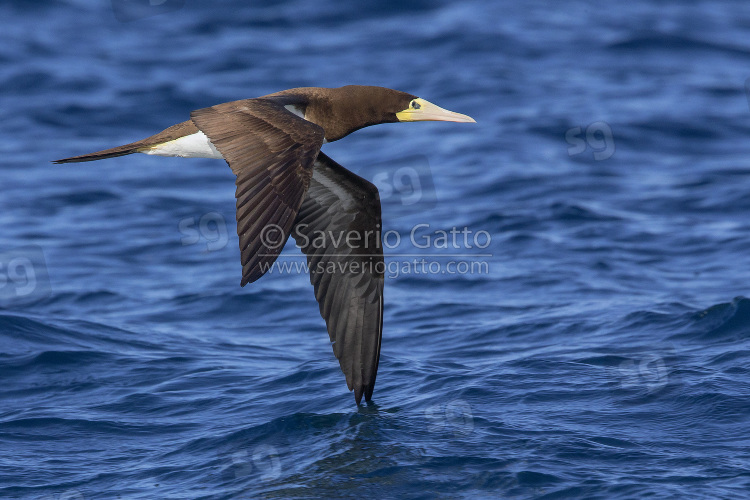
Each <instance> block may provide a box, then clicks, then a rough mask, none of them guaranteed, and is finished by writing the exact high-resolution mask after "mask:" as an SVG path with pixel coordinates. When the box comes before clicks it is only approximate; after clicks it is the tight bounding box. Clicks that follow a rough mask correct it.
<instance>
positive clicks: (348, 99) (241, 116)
mask: <svg viewBox="0 0 750 500" xmlns="http://www.w3.org/2000/svg"><path fill="white" fill-rule="evenodd" d="M413 99H416V96H413V95H411V94H407V93H405V92H399V91H396V90H391V89H386V88H382V87H365V86H358V85H349V86H346V87H341V88H337V89H329V88H319V87H303V88H297V89H290V90H284V91H281V92H277V93H274V94H269V95H266V96H263V97H258V98H254V99H244V100H240V101H233V102H228V103H224V104H219V105H216V106H211V107H209V108H203V109H199V110H197V111H193V112H192V113H191V115H190V120H188V121H185V122H182V123H179V124H177V125H174V126H172V127H169V128H167V129H165V130H163V131H162V132H160V133H158V134H155V135H153V136H151V137H148V138H146V139H143V140H140V141H137V142H133V143H130V144H126V145H124V146H118V147H115V148H111V149H106V150H103V151H98V152H95V153H90V154H87V155H80V156H74V157H71V158H65V159H62V160H58V161H56V162H55V163H74V162H84V161H93V160H100V159H104V158H113V157H117V156H124V155H128V154H131V153H138V152H150V153H154V149H155V148H156V149H157V150H158V148H160V147H162V146H163V145H164V144H166V143H170V142H171V141H176V140H178V139H181V138H185V137H189V136H192V135H193V134H197V133H199V132H202V133H203V134H205V136H206V137H207V138H208V139H209V140H210V143H211V144H212V145H213V146H214V147H215V148H216V150H218V151H219V153H220V154H221V156H223V157H224V159H225V160H226V161H227V163H228V164H229V166H230V168H231V169H232V171H233V172H234V173H235V175H236V176H237V180H236V185H237V189H236V193H235V196H236V201H237V233H238V235H239V243H240V252H241V260H242V282H241V284H242V285H243V286H244V285H245V284H247V283H250V282H252V281H255V280H256V279H258V278H260V277H261V276H262V275H263V274H264V273H266V272H267V271H268V269H269V268H270V266H271V265H272V264H273V262H274V261H275V260H276V258H277V257H278V255H279V253H280V251H281V248H282V247H283V245H284V243H285V242H286V241H287V239H288V237H289V235H290V233H293V235H294V238H295V239H296V240H297V243H298V246H300V248H301V249H302V251H303V252H304V253H305V255H306V256H307V262H308V266H309V268H310V282H311V283H312V285H313V287H314V290H315V298H316V300H317V301H318V303H319V306H320V314H321V316H322V317H323V318H324V319H325V322H326V325H327V327H328V333H329V336H330V340H331V342H333V351H334V354H335V355H336V357H337V358H338V360H339V363H340V365H341V370H342V371H343V372H344V374H345V376H346V381H347V385H348V387H349V389H350V390H353V391H354V396H355V399H356V401H357V404H359V403H360V400H361V398H362V396H364V397H365V399H366V400H368V401H369V400H370V398H371V397H372V392H373V387H374V385H375V378H376V375H377V369H378V363H379V359H380V344H381V338H382V331H383V283H384V279H383V278H384V276H383V272H384V260H383V250H382V245H381V236H380V233H381V229H382V228H381V218H380V199H379V196H378V190H377V188H376V187H375V186H373V185H372V184H370V183H369V182H367V181H366V180H364V179H362V178H360V177H358V176H356V175H354V174H353V173H351V172H349V171H348V170H346V169H345V168H344V167H342V166H341V165H339V164H337V163H336V162H334V161H333V160H331V159H330V158H328V157H327V156H326V155H324V154H323V153H320V147H321V145H322V144H323V142H324V140H326V141H328V142H332V141H336V140H338V139H341V138H342V137H345V136H346V135H348V134H350V133H352V132H354V131H355V130H358V129H360V128H363V127H366V126H369V125H375V124H378V123H388V122H396V121H399V118H398V117H397V113H399V112H403V110H405V109H407V108H408V107H409V106H410V102H411V101H412V100H413ZM426 104H429V103H426ZM415 109H418V107H417V108H415ZM436 109H438V110H440V111H441V112H446V113H449V114H450V112H447V111H446V110H441V108H436ZM434 112H435V111H434V110H433V113H434ZM298 114H302V115H303V116H304V118H303V117H301V116H298ZM453 115H454V116H462V117H464V118H468V117H465V115H457V114H455V113H453ZM425 119H434V118H425ZM469 120H471V119H470V118H469ZM462 121H466V120H462ZM471 121H473V120H471ZM214 152H215V151H214ZM211 157H217V156H211ZM269 230H270V231H273V232H274V233H273V234H271V233H269ZM318 232H323V233H327V234H328V235H329V237H330V239H328V240H324V244H321V240H320V239H319V238H316V237H315V236H316V235H317V234H318ZM342 238H344V240H342ZM342 241H343V242H344V243H343V244H342Z"/></svg>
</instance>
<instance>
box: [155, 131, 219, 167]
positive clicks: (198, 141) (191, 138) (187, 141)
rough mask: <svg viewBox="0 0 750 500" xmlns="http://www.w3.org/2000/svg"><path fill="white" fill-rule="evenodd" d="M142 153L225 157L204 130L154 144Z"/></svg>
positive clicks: (192, 156) (186, 156)
mask: <svg viewBox="0 0 750 500" xmlns="http://www.w3.org/2000/svg"><path fill="white" fill-rule="evenodd" d="M142 153H146V154H147V155H157V156H181V157H183V158H216V159H218V160H221V159H223V158H224V157H223V156H222V155H221V153H219V150H218V149H216V146H214V145H213V143H212V142H211V141H210V140H209V138H208V137H206V134H204V133H203V132H196V133H194V134H191V135H186V136H185V137H180V138H179V139H175V140H174V141H169V142H165V143H163V144H159V145H157V146H153V147H151V148H149V149H145V150H143V151H142Z"/></svg>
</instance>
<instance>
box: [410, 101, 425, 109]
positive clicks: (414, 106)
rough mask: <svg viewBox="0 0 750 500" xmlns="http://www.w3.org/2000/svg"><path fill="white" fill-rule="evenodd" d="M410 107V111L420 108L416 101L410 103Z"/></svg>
mask: <svg viewBox="0 0 750 500" xmlns="http://www.w3.org/2000/svg"><path fill="white" fill-rule="evenodd" d="M410 106H411V109H419V108H421V107H422V106H421V105H420V104H419V103H418V102H417V101H412V102H411V105H410Z"/></svg>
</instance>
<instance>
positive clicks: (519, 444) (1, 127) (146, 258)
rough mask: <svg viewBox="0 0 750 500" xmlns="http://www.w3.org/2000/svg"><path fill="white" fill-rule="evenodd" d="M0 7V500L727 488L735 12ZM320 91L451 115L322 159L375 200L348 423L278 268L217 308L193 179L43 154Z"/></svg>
mask: <svg viewBox="0 0 750 500" xmlns="http://www.w3.org/2000/svg"><path fill="white" fill-rule="evenodd" d="M0 19H2V20H1V21H0V25H2V30H0V110H2V111H1V115H0V116H1V117H2V119H1V120H0V137H2V140H0V153H1V154H2V160H1V161H0V228H1V230H0V382H1V383H2V386H1V387H0V498H2V499H6V498H7V499H27V498H29V499H46V500H81V499H84V500H92V499H119V498H122V499H217V500H218V499H245V498H389V499H390V498H394V499H395V498H398V499H432V498H513V499H527V498H537V499H567V498H586V499H635V498H660V499H661V498H674V499H703V498H705V499H737V498H749V497H750V140H748V138H749V137H750V109H749V108H748V96H747V94H746V87H747V88H750V85H748V84H747V83H746V82H749V81H748V80H747V79H748V77H750V3H748V2H740V1H732V0H719V1H712V2H709V1H691V2H683V1H658V2H657V1H646V0H634V1H631V2H614V1H610V0H605V1H600V2H590V1H581V0H574V1H570V2H552V1H534V0H531V1H527V2H509V1H495V2H486V1H480V0H464V1H461V2H455V1H454V2H449V1H446V0H436V1H425V0H401V1H392V0H380V1H374V0H368V1H363V2H349V3H345V2H334V1H332V0H329V1H322V2H307V1H302V0H285V1H275V2H268V3H266V4H261V3H258V2H241V1H238V0H237V1H235V0H226V1H221V2H198V1H196V0H166V1H146V0H142V1H136V0H127V1H126V0H112V1H105V0H98V1H93V0H54V1H53V0H34V1H33V2H32V1H22V0H10V1H9V2H4V3H3V4H2V5H0ZM346 84H364V85H381V86H386V87H390V88H395V89H399V90H404V91H408V92H410V93H412V94H415V95H419V96H421V97H423V98H425V99H427V100H429V101H431V102H434V103H436V104H438V105H439V106H442V107H445V108H447V109H451V110H454V111H457V112H460V113H465V114H468V115H471V116H472V117H474V118H475V119H476V121H477V124H476V125H474V124H456V123H418V124H388V125H380V126H376V127H370V128H367V129H363V130H361V131H358V132H356V133H355V134H353V135H351V136H349V137H347V138H345V139H343V140H341V141H339V142H336V143H333V144H328V145H326V146H324V148H323V151H324V152H325V153H326V154H328V155H329V156H331V157H332V158H334V159H335V160H336V161H338V162H339V163H341V164H342V165H344V166H346V167H347V168H350V169H351V170H352V171H354V172H357V173H358V174H359V175H362V176H364V177H366V178H368V179H370V180H372V181H374V182H376V184H378V186H379V187H380V192H381V197H382V199H383V224H384V227H383V230H384V232H386V233H387V238H388V239H387V240H386V248H385V251H386V261H387V262H388V264H389V268H388V273H387V274H388V276H387V279H386V285H385V302H386V305H385V319H384V330H383V344H382V355H381V359H380V368H379V372H378V379H377V384H376V387H375V393H374V398H373V401H372V402H371V403H368V404H363V405H362V406H360V407H357V405H356V404H355V402H354V398H353V396H352V394H351V393H349V392H348V391H347V388H346V383H345V380H344V376H343V374H342V373H341V371H340V368H339V366H338V362H337V360H336V358H335V357H334V356H333V353H332V349H331V344H330V341H329V339H328V335H327V333H326V328H325V324H324V322H323V320H322V318H321V317H320V314H319V312H318V305H317V303H316V302H315V299H314V296H313V293H312V287H311V286H310V284H309V278H308V276H307V275H306V274H305V273H304V272H303V271H299V270H297V271H295V270H294V268H293V265H294V264H295V263H296V264H301V263H303V262H304V260H303V259H302V257H301V252H299V250H298V249H296V248H294V245H293V244H292V243H290V244H288V248H286V249H285V251H284V253H283V255H282V257H281V258H280V259H279V262H280V263H286V264H289V265H291V266H292V267H288V268H287V269H286V272H283V271H281V270H280V268H279V270H278V272H274V273H270V274H269V275H267V276H264V277H263V278H262V279H260V280H259V281H257V282H255V283H252V284H251V285H249V286H246V287H244V288H241V287H240V286H239V285H240V277H241V272H240V271H241V266H240V259H239V250H238V241H237V235H236V232H235V222H234V204H235V201H234V175H233V174H232V172H231V170H230V169H229V168H228V167H227V165H226V164H225V163H224V162H223V161H217V160H211V159H182V158H160V157H152V156H146V155H132V156H126V157H121V158H115V159H111V160H107V161H102V162H95V163H80V164H68V165H53V164H51V163H50V162H51V161H52V160H56V159H59V158H64V157H68V156H73V155H78V154H83V153H89V152H92V151H96V150H100V149H104V148H108V147H112V146H117V145H120V144H124V143H127V142H132V141H135V140H138V139H141V138H144V137H147V136H149V135H152V134H154V133H156V132H158V131H160V130H162V129H163V128H166V127H167V126H170V125H172V124H174V123H177V122H181V121H184V120H186V119H188V117H189V113H190V111H191V110H194V109H199V108H202V107H206V106H211V105H213V104H217V103H221V102H226V101H231V100H236V99H243V98H249V97H256V96H260V95H264V94H267V93H271V92H275V91H278V90H283V89H287V88H293V87H301V86H322V87H338V86H341V85H346ZM454 240H455V241H454Z"/></svg>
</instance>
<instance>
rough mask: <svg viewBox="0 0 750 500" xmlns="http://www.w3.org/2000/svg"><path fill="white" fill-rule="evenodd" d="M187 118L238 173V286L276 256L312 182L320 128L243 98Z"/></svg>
mask: <svg viewBox="0 0 750 500" xmlns="http://www.w3.org/2000/svg"><path fill="white" fill-rule="evenodd" d="M190 118H191V119H192V121H193V122H194V123H195V125H196V126H197V127H198V128H199V129H200V130H201V131H202V132H203V133H204V134H206V136H208V138H209V139H210V140H211V142H212V143H213V145H214V146H215V147H216V149H218V150H219V152H220V153H221V154H222V156H223V157H224V159H226V161H227V163H228V164H229V166H230V168H231V169H232V171H233V172H234V173H235V175H236V176H237V181H236V184H237V191H236V193H235V196H236V198H237V234H238V235H239V237H240V252H241V254H242V286H245V285H246V284H247V283H252V282H253V281H255V280H257V279H258V278H260V277H261V276H263V274H265V273H266V271H268V269H269V267H270V266H271V265H272V264H273V262H274V261H275V260H276V258H277V257H278V255H279V253H280V252H281V249H282V247H283V246H284V243H285V242H286V240H287V239H288V238H289V233H290V231H291V228H292V224H293V223H294V218H295V216H296V215H297V211H298V210H299V208H300V205H301V204H302V201H303V199H304V196H305V192H306V191H307V188H308V185H309V183H310V178H311V176H312V171H313V164H314V162H315V159H316V157H317V156H318V152H319V151H320V146H321V145H322V144H323V139H324V131H323V128H322V127H320V126H318V125H316V124H314V123H312V122H309V121H307V120H305V119H303V118H301V117H299V116H296V115H295V114H293V113H291V112H290V111H288V110H287V109H285V108H284V106H283V105H282V104H281V103H279V102H276V101H274V100H272V99H263V98H258V99H246V100H242V101H234V102H228V103H224V104H219V105H217V106H211V107H210V108H203V109H199V110H196V111H193V112H192V113H191V114H190Z"/></svg>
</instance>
